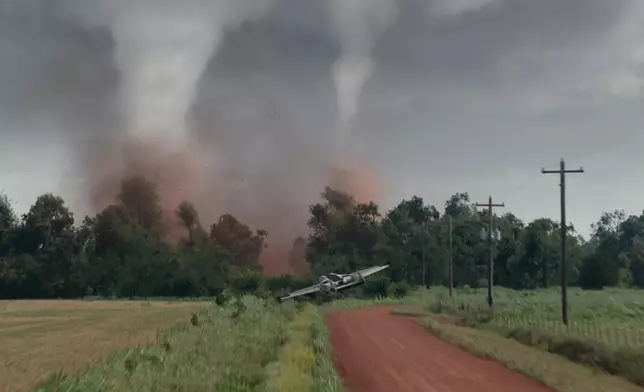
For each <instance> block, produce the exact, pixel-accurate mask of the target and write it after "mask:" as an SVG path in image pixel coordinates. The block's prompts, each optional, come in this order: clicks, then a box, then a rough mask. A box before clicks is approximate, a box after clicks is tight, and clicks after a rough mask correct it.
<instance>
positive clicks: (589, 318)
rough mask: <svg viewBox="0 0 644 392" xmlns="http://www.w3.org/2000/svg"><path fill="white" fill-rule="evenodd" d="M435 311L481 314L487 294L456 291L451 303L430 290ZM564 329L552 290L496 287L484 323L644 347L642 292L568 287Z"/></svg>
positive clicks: (558, 302)
mask: <svg viewBox="0 0 644 392" xmlns="http://www.w3.org/2000/svg"><path fill="white" fill-rule="evenodd" d="M435 293H436V297H437V301H438V303H437V306H439V309H438V310H444V309H449V308H450V307H456V308H457V309H456V310H460V311H461V312H469V313H470V314H472V313H482V312H486V311H487V309H488V305H487V303H486V296H487V291H486V290H465V291H463V290H461V291H459V293H458V295H457V297H456V299H455V301H454V302H452V301H451V300H450V299H449V297H448V295H447V291H446V290H440V289H438V290H435ZM568 298H569V300H568V302H569V325H568V327H566V326H565V325H563V323H562V322H561V294H560V292H559V291H558V290H557V289H551V290H540V291H525V292H518V291H513V290H508V289H503V288H497V289H495V310H494V312H493V313H492V314H491V316H492V318H491V319H489V320H486V321H485V323H484V324H486V326H489V327H496V328H500V329H515V328H519V327H524V328H538V329H540V330H544V331H549V332H552V333H555V334H559V335H567V336H571V337H576V338H580V339H585V340H589V341H593V342H598V343H603V344H607V345H610V346H613V347H628V348H633V347H640V348H644V291H641V290H626V289H606V290H602V291H583V290H580V289H576V288H575V289H572V290H570V291H569V295H568Z"/></svg>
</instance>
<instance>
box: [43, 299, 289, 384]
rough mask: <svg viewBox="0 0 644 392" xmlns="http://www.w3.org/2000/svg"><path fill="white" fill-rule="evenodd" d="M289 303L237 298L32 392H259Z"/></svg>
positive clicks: (280, 339) (281, 334) (274, 354)
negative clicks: (142, 344)
mask: <svg viewBox="0 0 644 392" xmlns="http://www.w3.org/2000/svg"><path fill="white" fill-rule="evenodd" d="M294 314H295V307H294V306H293V304H288V303H287V304H282V305H277V304H274V303H272V302H267V301H264V300H261V299H258V298H255V297H250V296H247V297H243V298H240V299H238V300H236V301H232V302H231V303H229V304H227V305H226V306H214V305H212V306H208V307H207V308H206V309H204V310H203V311H201V312H198V313H195V314H194V315H193V316H191V317H190V318H188V319H186V320H185V321H184V322H182V323H181V324H180V325H177V326H176V327H174V328H173V329H171V330H169V331H167V332H165V333H160V334H159V337H158V339H157V342H156V343H155V344H154V345H151V346H148V347H137V348H131V349H127V350H124V351H121V352H119V353H118V354H117V355H116V356H114V357H112V358H111V359H108V360H106V361H104V362H102V363H99V364H96V365H94V366H91V367H90V368H88V369H86V370H85V371H83V372H81V373H79V374H76V375H56V376H55V377H53V378H52V379H50V380H49V381H47V382H45V383H43V384H42V385H41V386H40V387H38V388H36V390H38V391H52V392H53V391H56V392H76V391H78V392H80V391H83V392H84V391H119V392H120V391H137V392H139V391H141V392H152V391H160V392H163V391H205V390H216V391H220V392H227V391H231V392H238V391H239V392H242V391H243V392H246V391H261V390H262V388H263V386H264V385H265V379H266V376H267V373H266V369H265V368H266V365H267V364H269V363H271V362H273V361H274V360H275V358H276V357H277V354H278V352H279V350H280V348H281V346H282V345H283V344H284V343H285V342H286V339H287V334H286V333H287V328H288V326H289V322H290V320H291V319H292V317H293V316H294Z"/></svg>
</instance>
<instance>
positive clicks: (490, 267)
mask: <svg viewBox="0 0 644 392" xmlns="http://www.w3.org/2000/svg"><path fill="white" fill-rule="evenodd" d="M476 206H477V207H487V209H488V214H489V215H490V216H489V218H490V227H489V229H488V236H487V237H488V243H489V246H490V260H489V261H488V264H487V303H488V305H490V307H492V306H493V305H494V295H493V293H492V287H493V286H494V238H493V236H494V231H493V229H494V228H493V225H494V215H493V214H492V208H493V207H505V203H501V204H494V203H492V196H490V199H489V200H488V203H487V204H481V203H476ZM483 230H485V229H483Z"/></svg>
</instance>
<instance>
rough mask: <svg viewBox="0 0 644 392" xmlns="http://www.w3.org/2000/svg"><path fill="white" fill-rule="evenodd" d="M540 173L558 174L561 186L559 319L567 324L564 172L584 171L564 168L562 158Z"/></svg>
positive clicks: (564, 164) (582, 171)
mask: <svg viewBox="0 0 644 392" xmlns="http://www.w3.org/2000/svg"><path fill="white" fill-rule="evenodd" d="M541 173H542V174H559V178H560V184H559V186H560V187H561V320H562V321H563V323H564V325H568V290H567V288H568V281H567V277H566V237H567V234H566V230H567V225H566V174H569V173H584V169H583V168H582V167H580V168H579V169H575V170H566V163H565V162H564V160H563V158H561V162H559V170H545V169H541Z"/></svg>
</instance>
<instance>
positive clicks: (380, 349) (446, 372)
mask: <svg viewBox="0 0 644 392" xmlns="http://www.w3.org/2000/svg"><path fill="white" fill-rule="evenodd" d="M326 322H327V325H328V327H329V330H330V333H331V341H332V344H333V349H334V357H335V358H334V360H335V364H336V367H337V369H338V372H339V373H340V375H341V376H342V378H343V380H344V382H345V385H346V387H347V388H348V389H349V390H350V391H351V392H421V391H423V392H518V391H521V392H551V391H552V390H551V389H549V388H547V387H546V386H544V385H542V384H540V383H538V382H537V381H535V380H532V379H529V378H527V377H525V376H523V375H521V374H518V373H515V372H513V371H511V370H509V369H507V368H506V367H504V366H503V365H500V364H498V363H496V362H493V361H490V360H484V359H481V358H478V357H475V356H473V355H471V354H469V353H467V352H465V351H463V350H461V349H459V348H456V347H454V346H452V345H450V344H449V343H446V342H444V341H443V340H441V339H439V338H437V337H435V336H433V335H432V334H430V333H429V332H428V331H427V330H426V329H425V328H423V327H422V326H420V325H418V324H417V323H415V322H414V321H413V320H411V319H410V318H409V317H405V316H398V315H393V314H391V309H390V308H381V307H378V308H368V309H361V310H353V311H342V312H333V313H329V314H327V315H326Z"/></svg>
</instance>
